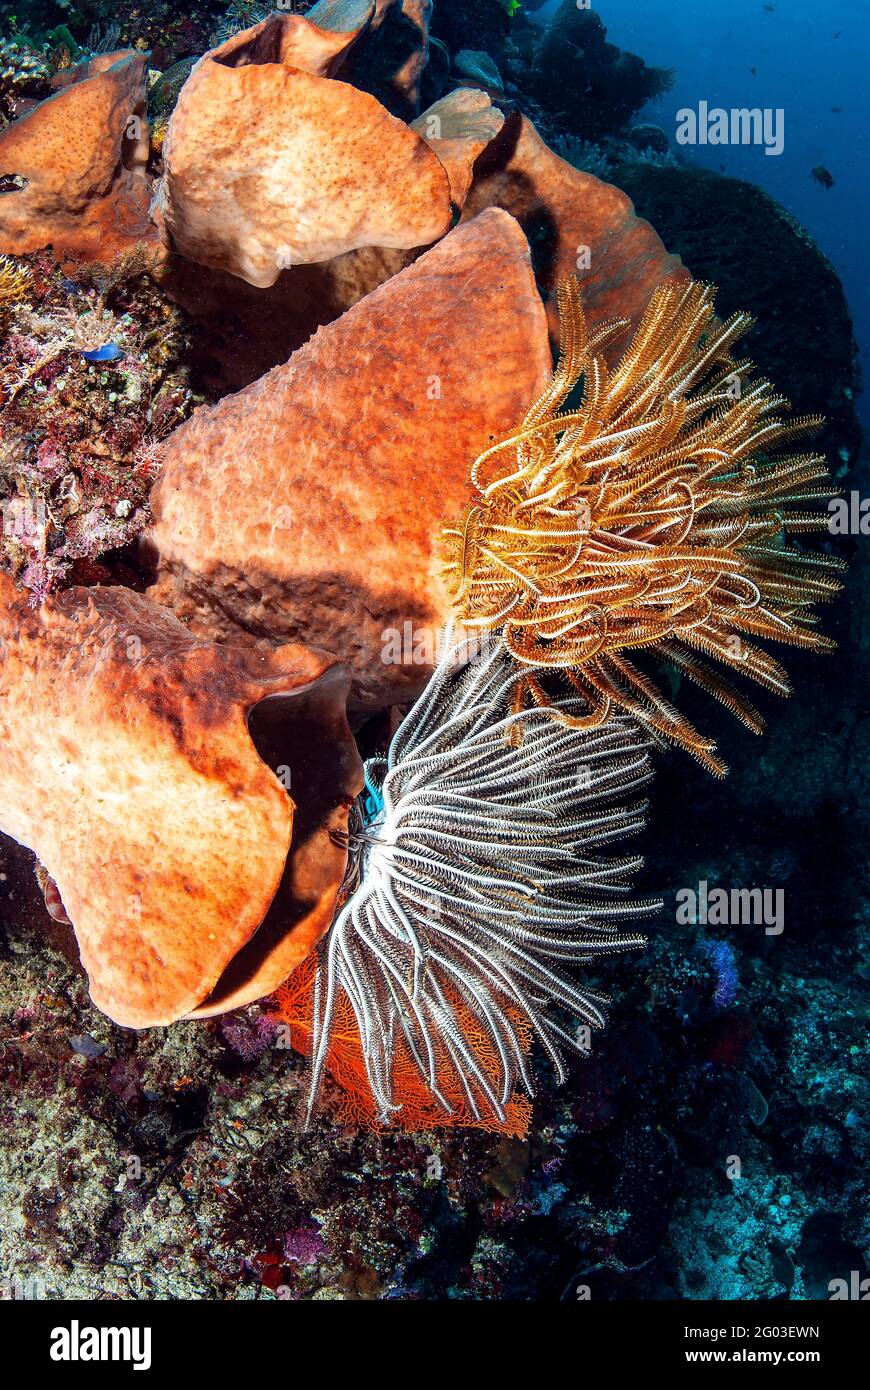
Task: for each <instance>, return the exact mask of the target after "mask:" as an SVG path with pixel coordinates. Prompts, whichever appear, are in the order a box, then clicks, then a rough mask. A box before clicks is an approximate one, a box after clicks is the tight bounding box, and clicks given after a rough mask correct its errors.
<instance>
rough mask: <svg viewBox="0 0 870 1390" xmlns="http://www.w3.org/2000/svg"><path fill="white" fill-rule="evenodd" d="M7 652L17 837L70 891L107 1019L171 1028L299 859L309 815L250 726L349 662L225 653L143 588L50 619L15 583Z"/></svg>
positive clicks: (111, 591)
mask: <svg viewBox="0 0 870 1390" xmlns="http://www.w3.org/2000/svg"><path fill="white" fill-rule="evenodd" d="M0 642H2V652H3V662H2V667H0V826H2V829H3V830H4V831H5V832H6V833H7V834H10V835H12V836H13V837H14V838H15V839H16V840H18V841H20V842H21V843H22V844H25V845H28V846H29V847H30V848H31V849H33V850H34V851H35V853H36V854H37V856H38V858H39V859H40V861H41V862H42V864H43V865H44V866H45V867H46V869H47V870H48V872H49V873H50V874H51V876H52V878H53V879H54V880H55V882H56V884H57V887H58V889H59V892H60V896H61V898H62V900H63V904H64V907H65V908H66V911H67V913H68V915H69V917H70V919H71V920H72V923H73V925H74V927H75V931H76V936H77V939H78V944H79V950H80V952H81V958H82V963H83V964H84V966H85V969H86V970H87V972H88V975H89V977H90V989H91V996H92V998H93V1000H94V1002H95V1003H96V1004H97V1005H98V1007H99V1008H101V1009H102V1010H103V1011H104V1012H105V1013H107V1014H108V1015H109V1016H110V1017H111V1018H113V1019H114V1020H115V1021H116V1022H118V1023H122V1024H125V1025H127V1026H128V1027H134V1028H142V1027H148V1026H154V1025H158V1024H166V1023H169V1022H171V1021H172V1020H173V1019H176V1018H179V1017H180V1016H182V1015H184V1014H186V1013H188V1012H189V1011H190V1010H191V1009H193V1008H194V1007H195V1006H196V1005H197V1004H199V1003H200V1002H201V1001H202V1000H203V999H204V998H205V997H206V995H207V994H208V993H209V991H210V990H211V989H212V988H213V986H214V985H215V983H216V982H217V980H218V978H219V977H220V975H221V973H222V972H223V970H224V968H225V966H226V965H227V964H228V962H229V961H230V960H231V959H232V958H233V957H234V956H235V954H236V952H237V951H238V950H239V948H240V947H242V946H243V945H244V943H245V942H246V941H248V939H249V938H250V937H251V936H252V935H253V933H254V932H255V931H256V929H257V927H258V926H259V925H260V922H261V921H262V919H263V918H264V916H265V915H266V912H267V909H268V908H269V905H270V903H271V901H272V898H273V896H274V894H275V892H276V889H277V888H278V885H279V882H280V881H281V877H282V874H283V871H284V866H285V860H286V858H287V853H288V850H289V848H290V844H291V835H292V831H293V821H294V803H293V801H292V800H291V799H290V797H289V796H288V794H287V791H286V790H285V789H284V786H283V785H282V783H281V782H280V781H279V779H278V777H277V776H276V775H275V773H273V772H272V771H271V769H270V768H269V767H267V766H266V764H265V763H264V762H263V761H262V760H261V758H260V756H259V754H258V753H257V751H256V749H255V747H254V744H253V742H252V740H251V737H250V735H249V733H248V730H247V722H246V721H247V715H248V711H249V710H250V709H251V708H252V707H253V706H255V705H256V704H257V703H258V702H259V701H261V700H263V699H265V698H266V697H268V696H275V695H280V694H282V693H283V694H287V693H290V692H295V691H301V690H304V689H305V688H306V687H309V686H311V685H312V683H315V682H317V681H318V680H319V678H321V677H323V676H324V673H328V672H329V671H330V669H331V668H332V667H333V666H334V665H335V663H334V662H332V661H331V659H330V658H328V657H325V656H324V655H323V654H322V653H320V654H316V653H312V652H309V651H307V650H305V649H304V648H292V647H291V648H285V649H283V650H280V651H269V652H267V653H265V654H264V653H260V652H256V651H254V650H251V649H250V648H247V649H235V648H231V647H222V648H219V647H216V646H215V645H213V644H211V643H208V642H203V641H200V640H197V639H196V638H195V637H193V636H191V635H190V634H189V633H188V632H187V631H186V630H185V629H184V628H183V627H182V626H181V625H180V624H179V623H178V622H177V621H176V620H175V619H174V618H173V617H172V615H171V614H169V613H167V612H165V611H162V610H160V609H159V608H158V607H157V606H156V605H154V604H152V603H151V602H150V601H149V600H148V599H147V598H145V597H144V596H142V595H140V594H136V593H133V592H131V591H129V590H125V589H118V588H96V589H80V588H76V589H70V590H67V591H66V592H64V593H63V594H62V595H60V596H59V597H58V598H56V599H50V600H48V601H47V602H46V603H45V604H44V605H43V606H42V608H41V609H40V610H39V611H38V612H34V611H33V610H32V609H31V608H30V607H29V606H28V602H27V597H26V595H22V594H21V593H20V592H19V591H17V590H16V589H15V587H14V585H13V584H12V581H11V580H9V579H8V578H6V577H5V576H0ZM345 688H346V682H344V683H343V684H342V688H341V689H339V690H337V691H336V692H335V699H336V700H337V701H338V702H341V701H342V699H343V694H344V689H345ZM348 739H349V735H348ZM303 791H304V789H303ZM335 855H336V861H335V862H334V864H333V866H332V872H333V881H332V887H333V892H335V891H336V890H337V888H338V883H339V880H340V876H341V872H342V867H343V856H342V855H341V854H340V852H338V851H337V850H336V851H335ZM324 925H325V924H324ZM321 929H322V928H321ZM303 931H304V929H303ZM310 945H311V942H310V940H306V942H305V947H304V950H303V951H302V954H303V955H304V954H305V951H307V950H308V949H310ZM294 963H295V962H294ZM286 973H287V972H286V970H285V971H283V973H280V974H279V977H278V979H280V978H283V974H286ZM278 979H274V980H272V981H271V985H272V987H274V985H275V984H277V983H278ZM261 992H262V993H265V992H266V989H263V990H261Z"/></svg>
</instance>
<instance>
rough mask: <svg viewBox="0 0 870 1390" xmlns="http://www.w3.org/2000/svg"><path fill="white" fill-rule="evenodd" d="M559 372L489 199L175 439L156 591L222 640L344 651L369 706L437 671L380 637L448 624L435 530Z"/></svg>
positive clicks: (158, 493)
mask: <svg viewBox="0 0 870 1390" xmlns="http://www.w3.org/2000/svg"><path fill="white" fill-rule="evenodd" d="M550 365H551V357H550V349H549V345H548V339H547V324H546V316H545V313H544V309H543V305H542V303H541V300H540V298H539V296H538V294H537V291H536V289H535V284H534V279H533V276H532V269H531V264H530V260H529V252H528V246H527V243H526V240H525V237H524V236H523V234H522V232H521V231H520V228H519V226H518V225H517V223H516V222H515V221H514V219H513V218H512V217H510V216H509V215H508V214H507V213H504V212H502V211H500V210H498V209H492V210H489V211H487V212H485V213H483V214H482V215H481V216H480V217H479V218H476V219H475V220H474V221H473V222H471V223H469V224H468V225H467V226H463V227H459V228H457V229H456V230H455V231H453V232H451V233H450V235H449V236H447V237H446V238H445V239H444V240H443V241H442V242H440V243H439V244H438V245H437V246H436V247H435V248H434V249H433V250H431V251H429V252H428V253H427V254H426V255H425V256H423V257H421V258H420V260H418V261H417V262H415V264H414V265H413V266H411V267H409V268H408V269H407V270H404V271H402V273H401V274H399V275H397V276H395V277H393V279H391V280H390V281H388V282H387V284H385V285H383V286H381V288H380V289H378V290H375V291H374V292H373V293H372V294H370V295H368V296H367V297H366V298H365V299H364V300H362V301H361V302H360V303H359V304H357V305H355V306H354V307H353V308H352V309H350V310H349V311H348V312H347V313H346V314H344V315H343V316H342V318H341V319H339V320H338V321H337V322H336V323H333V324H330V325H329V326H328V327H326V328H322V329H321V330H320V331H319V332H318V333H317V334H316V335H315V336H314V337H313V338H312V339H311V340H310V342H308V343H307V344H306V345H305V346H304V347H302V348H300V349H299V351H298V352H296V353H294V355H293V356H292V357H291V358H290V361H289V362H287V363H286V364H285V365H284V366H281V367H276V368H275V369H274V370H273V371H271V372H269V373H268V374H267V375H266V376H265V377H263V378H261V379H260V380H259V381H257V382H255V383H254V384H253V385H251V386H249V387H246V388H245V390H243V391H240V392H239V393H238V394H237V395H234V396H230V397H227V398H226V399H224V400H222V401H221V402H220V403H219V404H218V405H217V406H215V407H214V408H213V409H211V410H201V411H198V412H197V413H196V414H195V415H194V416H193V418H192V419H191V420H190V421H189V422H188V423H187V424H186V426H185V427H183V428H181V429H179V430H177V431H176V432H175V433H174V434H173V435H172V436H171V438H170V441H169V447H168V451H167V454H166V460H165V465H164V470H163V473H162V475H161V477H160V479H159V481H158V483H157V485H156V487H155V489H154V492H153V494H152V507H153V512H154V526H153V528H152V530H151V533H150V543H151V547H152V549H153V551H154V553H155V556H156V560H157V563H158V566H159V576H158V583H157V586H156V589H155V590H154V593H155V596H157V597H159V598H160V599H161V600H162V601H163V602H166V603H168V604H174V605H175V607H176V609H177V611H178V613H179V615H180V616H183V617H185V618H187V619H190V620H192V621H193V622H194V623H195V624H197V625H199V626H200V628H201V630H204V631H206V632H209V633H211V634H213V635H227V634H232V633H234V632H235V633H236V634H238V633H239V632H240V631H244V632H245V633H247V634H248V635H249V636H250V635H254V636H257V637H265V638H268V639H270V640H272V641H276V642H277V641H291V640H292V641H304V642H307V643H309V644H312V645H315V646H321V647H325V648H326V649H327V650H328V651H333V652H336V653H340V654H341V655H342V656H343V657H344V658H345V659H346V660H347V661H348V662H349V663H350V665H351V667H352V670H353V673H354V677H355V691H354V698H355V699H356V700H357V701H359V702H361V703H363V704H365V705H368V706H377V705H383V704H389V703H391V702H392V701H394V700H396V699H402V698H404V699H407V698H409V697H410V696H412V695H413V694H415V693H417V692H418V691H419V690H420V689H422V687H423V685H424V684H425V680H426V678H427V675H428V674H429V671H430V669H431V667H430V666H429V665H428V664H427V662H426V660H425V657H424V658H423V659H422V660H421V659H420V656H419V652H418V654H417V656H416V658H415V653H414V651H413V645H414V643H413V640H412V641H410V642H408V643H407V644H406V645H407V646H408V647H409V648H411V650H408V651H406V652H405V653H403V655H404V656H405V657H406V658H407V659H405V660H402V661H399V662H397V661H396V660H394V659H393V658H392V656H391V644H390V641H389V634H390V633H393V632H396V631H398V632H399V633H402V634H403V636H404V633H405V631H406V629H405V624H406V623H407V624H410V630H411V632H412V633H413V634H419V633H420V632H421V630H422V631H424V632H425V631H431V630H435V629H437V628H439V627H440V625H441V624H442V623H443V621H444V620H445V618H446V617H447V615H448V613H449V611H450V595H449V593H448V590H447V588H446V586H445V584H444V582H443V580H442V578H441V564H440V552H439V532H440V528H441V525H442V523H443V522H444V521H445V520H447V519H448V518H449V517H451V516H452V515H454V514H455V513H456V512H457V511H458V510H459V509H460V507H461V506H462V504H463V502H464V501H465V499H466V491H467V487H468V482H467V479H468V466H469V462H470V461H471V460H472V459H474V458H475V457H476V455H477V454H478V453H479V452H480V451H481V450H482V449H484V448H485V447H486V446H487V445H488V444H489V443H491V442H492V440H493V439H495V438H496V437H497V436H498V435H500V434H502V433H504V432H505V431H507V430H508V429H510V428H512V427H513V426H514V425H515V424H516V423H517V421H518V420H519V419H520V418H521V417H522V415H523V413H524V411H525V410H526V408H527V406H528V402H529V401H530V400H532V399H534V398H535V396H536V395H537V393H538V392H539V390H540V389H541V388H542V386H543V383H544V381H545V380H546V377H547V374H548V372H549V369H550Z"/></svg>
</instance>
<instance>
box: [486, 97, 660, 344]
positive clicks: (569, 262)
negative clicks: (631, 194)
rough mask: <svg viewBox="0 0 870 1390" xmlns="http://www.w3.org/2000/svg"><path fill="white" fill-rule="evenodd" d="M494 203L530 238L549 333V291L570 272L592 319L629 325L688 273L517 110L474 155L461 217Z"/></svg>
mask: <svg viewBox="0 0 870 1390" xmlns="http://www.w3.org/2000/svg"><path fill="white" fill-rule="evenodd" d="M493 204H495V205H496V206H498V207H502V208H505V209H506V210H507V211H508V212H510V213H511V214H512V215H513V216H514V217H515V218H516V219H517V221H518V222H519V224H520V226H521V227H522V229H523V231H524V232H525V234H526V236H527V237H528V239H529V247H530V249H531V252H532V260H533V262H534V266H535V275H536V278H537V281H538V285H539V287H540V289H541V291H542V293H544V294H545V295H546V296H547V297H548V310H549V314H550V323H551V327H552V330H553V335H554V337H556V336H557V332H558V315H557V313H556V307H555V302H554V299H553V296H554V294H555V290H556V286H557V285H558V284H559V282H560V280H564V279H566V278H567V277H568V276H569V275H573V274H576V275H577V277H578V279H579V282H580V288H581V290H582V291H583V307H584V311H585V313H586V315H587V318H588V319H589V321H590V323H592V324H597V323H600V322H602V321H603V320H605V319H611V318H625V319H628V320H629V324H630V325H631V324H634V325H636V323H637V321H638V320H639V318H640V315H641V314H642V312H643V310H644V309H645V308H646V305H647V303H648V301H649V298H650V296H651V295H652V293H653V291H654V290H655V289H656V288H657V287H658V286H659V285H660V284H662V283H663V282H664V281H666V280H672V279H684V278H686V276H687V271H686V270H685V269H684V268H683V266H682V265H681V263H680V259H679V257H678V256H672V255H670V254H669V253H668V252H667V251H666V250H665V247H664V245H663V244H662V242H661V240H660V238H659V236H658V234H657V232H656V231H654V230H653V228H652V227H651V226H650V224H649V223H648V222H645V221H643V219H642V218H640V217H638V216H637V215H636V213H635V210H634V207H633V205H632V203H631V200H630V198H628V197H627V196H626V194H625V193H623V192H622V191H621V189H619V188H615V187H614V186H613V184H609V183H602V181H601V180H600V179H597V178H595V176H594V175H593V174H587V173H584V172H583V171H582V170H580V169H575V168H574V167H573V166H572V165H571V164H566V162H565V160H564V159H560V158H559V156H558V155H557V154H554V153H553V151H552V150H551V149H549V147H548V146H547V145H545V144H544V141H543V140H542V139H541V137H540V135H539V134H538V132H537V131H536V129H535V127H534V126H533V125H532V122H531V121H530V120H528V118H527V117H525V116H521V115H519V114H513V115H511V116H509V117H508V118H507V120H506V121H505V124H504V126H503V128H502V130H501V132H500V133H499V134H498V135H497V136H496V137H495V138H494V139H493V140H492V141H491V143H490V145H489V146H488V147H487V149H486V150H485V151H484V152H483V153H482V154H481V155H480V157H479V158H478V160H477V163H476V165H475V169H474V178H473V182H472V185H471V189H470V192H469V194H468V198H467V201H466V203H465V207H464V210H463V214H462V216H463V218H469V217H474V216H476V214H477V213H479V212H480V210H481V208H484V207H492V206H493ZM630 333H631V327H629V328H628V329H627V330H626V332H625V333H624V334H623V335H621V336H620V337H618V338H616V339H614V341H613V343H612V344H611V345H610V348H609V350H608V356H610V357H611V358H615V357H616V356H618V354H619V352H621V351H622V349H623V348H624V347H625V345H626V342H627V339H628V337H629V336H630Z"/></svg>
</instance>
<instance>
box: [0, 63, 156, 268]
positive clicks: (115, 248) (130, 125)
mask: <svg viewBox="0 0 870 1390" xmlns="http://www.w3.org/2000/svg"><path fill="white" fill-rule="evenodd" d="M146 63H147V55H145V54H142V53H135V52H133V51H130V50H125V51H121V52H117V53H105V54H100V55H98V56H97V57H94V58H91V59H89V60H87V61H86V62H82V63H78V64H76V65H75V66H74V67H71V68H69V69H66V70H65V71H64V72H63V73H62V74H60V78H61V80H60V82H57V83H56V84H55V85H56V86H58V88H59V90H58V91H56V93H55V95H54V96H51V97H48V98H47V99H46V100H45V101H42V102H40V103H39V105H38V106H36V107H34V109H33V110H32V111H29V112H27V114H26V115H24V116H21V117H20V118H19V119H18V120H17V121H14V122H13V123H12V125H10V126H8V127H7V128H6V130H4V131H3V132H2V134H0V174H2V175H4V176H5V177H6V178H7V179H8V178H11V177H13V176H14V177H16V178H17V179H18V180H19V181H23V182H21V185H20V187H18V188H16V189H14V190H13V191H11V192H8V193H4V194H3V196H2V198H0V252H3V253H8V254H12V255H18V256H20V255H23V254H25V253H27V252H29V251H37V250H40V249H41V248H43V247H46V246H52V247H53V248H54V250H55V252H56V253H58V254H74V255H76V256H78V257H79V258H82V259H91V260H111V258H112V257H113V256H114V255H116V254H117V253H118V252H119V251H123V250H125V249H126V248H128V247H129V246H131V245H133V244H134V243H135V242H137V241H142V240H145V239H148V238H149V237H151V236H153V228H151V226H150V224H149V222H148V215H147V214H148V196H149V188H148V182H147V178H146V175H145V165H146V162H147V159H148V125H147V121H146V97H145V68H146Z"/></svg>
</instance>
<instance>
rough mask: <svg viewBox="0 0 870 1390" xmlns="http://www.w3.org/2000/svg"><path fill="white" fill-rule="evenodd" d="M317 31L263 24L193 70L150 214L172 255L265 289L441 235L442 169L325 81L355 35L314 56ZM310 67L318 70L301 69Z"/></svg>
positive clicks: (377, 114) (340, 84) (353, 96)
mask: <svg viewBox="0 0 870 1390" xmlns="http://www.w3.org/2000/svg"><path fill="white" fill-rule="evenodd" d="M322 32H323V31H320V30H319V29H317V27H316V26H313V25H311V24H310V22H309V21H308V20H306V19H303V18H301V17H300V16H297V15H289V16H285V15H272V16H271V17H270V18H269V19H267V20H265V21H264V22H263V23H262V24H259V25H257V26H255V27H254V28H253V29H248V30H245V31H244V32H243V33H242V34H237V35H235V37H234V38H232V39H230V40H229V41H228V42H227V43H225V44H223V45H222V46H221V47H220V48H217V49H213V50H212V51H211V52H210V53H207V54H206V55H205V57H204V58H202V59H201V60H200V62H199V63H198V64H197V65H196V67H195V68H194V70H193V72H192V73H191V76H190V78H189V79H188V81H187V82H186V83H185V85H184V87H183V88H182V91H181V95H180V97H179V100H178V104H177V106H176V108H175V111H174V112H173V115H172V118H171V120H170V123H169V129H168V132H167V135H166V140H165V143H164V147H163V152H164V174H163V177H162V179H161V181H160V183H159V185H158V187H157V192H156V195H155V200H154V206H153V210H152V215H153V216H154V218H155V221H156V223H157V225H158V228H159V230H160V234H161V237H162V239H163V241H164V243H165V244H166V245H167V246H169V247H171V249H173V250H175V251H177V252H180V253H181V254H182V255H184V256H186V257H188V258H189V259H191V260H194V261H197V262H198V263H200V264H202V265H205V266H210V267H213V268H215V269H218V270H228V271H230V272H231V273H232V274H234V275H238V276H240V277H241V278H242V279H244V280H247V281H248V282H249V283H250V284H252V285H258V286H261V287H266V286H270V285H273V284H274V283H275V281H276V280H277V278H278V276H279V274H280V272H281V270H282V269H285V268H286V267H288V266H291V265H298V264H304V263H308V262H313V261H314V262H316V261H326V260H329V259H330V258H332V257H334V256H339V255H341V254H343V253H344V252H348V251H353V250H355V249H356V248H357V247H367V246H378V247H391V248H399V249H405V248H412V247H415V246H424V245H427V244H428V243H430V242H432V241H435V240H437V239H438V238H439V237H440V236H442V235H443V234H444V233H445V232H446V231H447V229H448V227H449V225H450V190H449V187H448V183H447V178H446V175H445V173H444V170H443V169H442V167H441V165H440V164H439V162H438V160H437V158H436V157H435V155H434V154H433V153H432V151H431V150H430V149H429V148H428V146H427V145H426V143H425V141H423V140H421V138H420V137H419V136H418V135H417V134H416V132H414V131H412V130H410V129H409V128H408V127H407V126H406V125H404V123H403V122H401V121H399V120H397V119H396V118H395V117H394V116H391V115H390V113H389V112H388V111H387V110H386V109H385V108H384V107H383V106H382V105H381V104H380V102H378V101H377V100H376V99H375V98H374V97H372V96H370V95H369V94H368V93H367V92H364V91H359V90H357V89H356V88H355V87H352V86H350V85H349V84H348V82H346V81H344V80H342V81H333V80H331V75H330V74H332V73H333V72H334V71H335V64H336V63H337V62H339V61H340V60H341V58H342V56H343V54H344V52H345V51H346V50H347V48H348V47H349V45H350V43H352V41H353V37H354V36H353V35H348V34H343V35H339V36H338V37H339V38H340V39H341V40H342V44H343V47H342V45H338V48H337V49H336V35H334V34H332V35H330V34H326V33H324V34H323V44H324V46H325V47H324V48H318V46H319V45H320V39H319V37H318V36H319V35H320V34H321V33H322ZM315 40H316V41H317V42H316V43H315ZM312 51H316V52H317V57H316V61H311V54H312ZM324 52H326V53H329V55H330V56H329V57H328V59H324ZM306 61H309V62H311V66H312V67H313V69H314V70H313V71H311V70H304V69H303V68H302V67H300V66H296V64H299V63H304V62H306ZM342 76H344V72H343V69H342Z"/></svg>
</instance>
